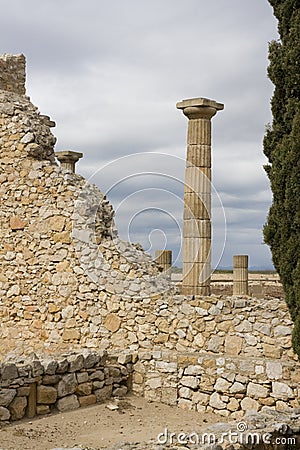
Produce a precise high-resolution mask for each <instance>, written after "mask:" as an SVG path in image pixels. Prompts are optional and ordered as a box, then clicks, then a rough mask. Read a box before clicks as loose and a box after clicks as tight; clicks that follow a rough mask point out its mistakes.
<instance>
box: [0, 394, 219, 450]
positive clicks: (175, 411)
mask: <svg viewBox="0 0 300 450" xmlns="http://www.w3.org/2000/svg"><path fill="white" fill-rule="evenodd" d="M115 404H116V403H115V402H114V401H108V402H106V403H103V404H98V405H94V406H91V407H87V408H82V409H77V410H75V411H70V412H67V413H58V414H54V415H52V416H44V417H42V418H35V419H33V420H26V421H19V422H16V423H15V424H13V425H9V426H5V427H2V428H0V449H2V450H27V449H28V450H29V449H30V450H50V449H52V448H55V447H62V448H63V447H76V446H83V447H92V448H97V449H104V448H110V447H111V446H113V445H115V444H117V443H119V442H139V443H142V442H147V441H149V440H153V439H154V440H155V441H156V439H157V435H158V434H159V433H161V432H163V431H164V429H165V428H167V429H168V430H169V432H175V433H179V432H184V433H191V432H193V431H195V432H198V433H199V431H200V430H202V431H205V426H207V424H212V423H216V422H220V421H221V422H225V421H226V419H225V418H222V417H221V416H216V415H213V414H200V413H197V412H193V411H184V410H182V409H179V408H177V407H170V406H167V405H162V404H159V403H149V402H147V401H145V400H144V399H142V398H137V397H134V396H128V397H126V398H125V399H123V400H120V401H119V403H118V409H117V410H113V411H112V410H110V409H109V408H108V406H109V405H115ZM224 419H225V420H224Z"/></svg>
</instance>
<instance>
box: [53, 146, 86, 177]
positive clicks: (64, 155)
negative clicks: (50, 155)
mask: <svg viewBox="0 0 300 450" xmlns="http://www.w3.org/2000/svg"><path fill="white" fill-rule="evenodd" d="M55 156H56V158H57V159H58V161H59V162H60V165H61V167H62V168H63V169H68V170H70V171H71V172H73V173H75V164H76V163H77V161H78V160H79V159H80V158H82V157H83V153H79V152H73V151H72V150H64V151H62V152H55Z"/></svg>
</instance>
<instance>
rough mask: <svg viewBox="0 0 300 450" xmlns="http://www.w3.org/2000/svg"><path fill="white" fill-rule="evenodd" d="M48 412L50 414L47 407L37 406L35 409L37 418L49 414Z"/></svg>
mask: <svg viewBox="0 0 300 450" xmlns="http://www.w3.org/2000/svg"><path fill="white" fill-rule="evenodd" d="M50 412H51V409H50V406H49V405H37V407H36V413H37V415H38V416H40V415H44V414H49V413H50Z"/></svg>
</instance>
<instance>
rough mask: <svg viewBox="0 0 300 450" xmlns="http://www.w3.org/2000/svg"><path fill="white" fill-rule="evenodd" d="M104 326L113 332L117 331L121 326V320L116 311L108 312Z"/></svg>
mask: <svg viewBox="0 0 300 450" xmlns="http://www.w3.org/2000/svg"><path fill="white" fill-rule="evenodd" d="M104 326H105V328H107V329H108V330H109V331H111V332H112V333H115V332H116V331H118V329H119V328H120V326H121V320H120V318H119V317H118V316H116V314H114V313H111V314H108V315H107V317H106V319H105V321H104Z"/></svg>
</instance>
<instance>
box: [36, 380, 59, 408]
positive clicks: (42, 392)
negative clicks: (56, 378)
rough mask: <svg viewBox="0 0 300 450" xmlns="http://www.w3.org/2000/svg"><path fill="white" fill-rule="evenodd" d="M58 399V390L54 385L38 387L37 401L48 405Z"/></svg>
mask: <svg viewBox="0 0 300 450" xmlns="http://www.w3.org/2000/svg"><path fill="white" fill-rule="evenodd" d="M56 399H57V390H56V389H55V388H54V387H52V386H43V385H41V386H38V387H37V402H38V403H44V404H46V405H48V404H51V403H55V402H56Z"/></svg>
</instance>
